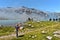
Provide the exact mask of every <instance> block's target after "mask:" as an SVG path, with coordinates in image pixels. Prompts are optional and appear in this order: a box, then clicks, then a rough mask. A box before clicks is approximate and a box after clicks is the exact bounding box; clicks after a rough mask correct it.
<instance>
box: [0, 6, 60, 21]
mask: <svg viewBox="0 0 60 40" xmlns="http://www.w3.org/2000/svg"><path fill="white" fill-rule="evenodd" d="M59 14H60V13H59ZM55 16H56V15H55V14H54V12H53V13H51V12H46V11H41V10H38V9H35V8H28V7H25V6H22V7H18V8H14V7H6V8H0V17H1V18H0V19H6V18H7V19H20V20H26V19H27V18H28V17H30V18H33V19H35V20H44V19H48V18H54V17H55ZM58 16H59V15H57V16H56V17H55V18H57V17H58Z"/></svg>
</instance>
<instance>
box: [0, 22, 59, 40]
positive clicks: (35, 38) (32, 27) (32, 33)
mask: <svg viewBox="0 0 60 40" xmlns="http://www.w3.org/2000/svg"><path fill="white" fill-rule="evenodd" d="M9 29H10V28H9ZM57 30H60V22H53V21H41V22H36V21H28V22H25V25H24V29H23V30H22V32H23V33H24V36H21V35H19V36H20V37H18V38H16V37H12V38H7V39H1V40H47V38H46V37H47V36H51V37H52V40H60V38H58V37H55V36H54V34H53V32H55V31H57ZM42 31H45V32H46V33H42ZM9 32H10V31H9ZM19 32H21V30H20V31H19Z"/></svg>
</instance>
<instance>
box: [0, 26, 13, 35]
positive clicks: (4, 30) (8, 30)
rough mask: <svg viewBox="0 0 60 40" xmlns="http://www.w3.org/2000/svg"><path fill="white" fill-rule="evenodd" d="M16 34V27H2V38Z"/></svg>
mask: <svg viewBox="0 0 60 40" xmlns="http://www.w3.org/2000/svg"><path fill="white" fill-rule="evenodd" d="M12 32H14V27H11V26H6V27H0V36H4V35H8V34H11V33H12Z"/></svg>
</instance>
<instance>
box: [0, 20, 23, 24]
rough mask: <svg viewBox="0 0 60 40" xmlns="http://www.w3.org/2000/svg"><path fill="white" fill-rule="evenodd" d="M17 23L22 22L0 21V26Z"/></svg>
mask: <svg viewBox="0 0 60 40" xmlns="http://www.w3.org/2000/svg"><path fill="white" fill-rule="evenodd" d="M18 22H24V21H21V20H0V25H15V24H16V23H18Z"/></svg>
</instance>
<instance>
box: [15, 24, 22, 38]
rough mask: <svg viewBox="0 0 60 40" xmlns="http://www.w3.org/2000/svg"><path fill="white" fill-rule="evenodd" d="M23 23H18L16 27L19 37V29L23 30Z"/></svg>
mask: <svg viewBox="0 0 60 40" xmlns="http://www.w3.org/2000/svg"><path fill="white" fill-rule="evenodd" d="M21 26H22V23H18V24H17V25H16V26H15V28H16V37H18V30H19V29H20V30H21Z"/></svg>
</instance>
